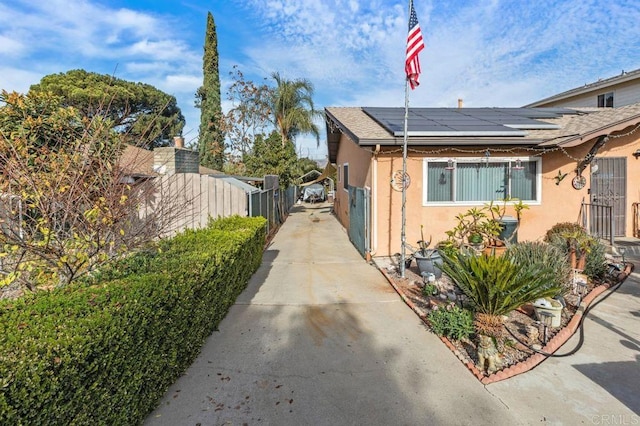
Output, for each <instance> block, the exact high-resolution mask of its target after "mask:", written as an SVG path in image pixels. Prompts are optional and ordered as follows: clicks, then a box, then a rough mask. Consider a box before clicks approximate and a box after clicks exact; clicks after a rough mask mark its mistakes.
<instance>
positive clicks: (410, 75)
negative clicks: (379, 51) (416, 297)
mask: <svg viewBox="0 0 640 426" xmlns="http://www.w3.org/2000/svg"><path fill="white" fill-rule="evenodd" d="M408 26H409V32H408V34H407V56H406V59H405V65H404V67H405V74H406V80H405V83H404V132H403V141H402V226H401V234H400V244H401V246H402V247H400V276H401V277H402V278H404V275H405V274H404V273H405V269H406V266H405V261H406V253H405V252H406V249H407V234H406V228H407V186H409V182H408V181H409V179H408V175H407V141H408V139H409V87H411V88H412V89H415V88H416V87H417V86H418V84H420V83H418V79H419V77H420V60H419V58H418V54H419V53H420V51H421V50H422V49H424V42H423V40H422V31H420V24H418V16H417V15H416V11H415V10H414V9H413V0H409V25H408Z"/></svg>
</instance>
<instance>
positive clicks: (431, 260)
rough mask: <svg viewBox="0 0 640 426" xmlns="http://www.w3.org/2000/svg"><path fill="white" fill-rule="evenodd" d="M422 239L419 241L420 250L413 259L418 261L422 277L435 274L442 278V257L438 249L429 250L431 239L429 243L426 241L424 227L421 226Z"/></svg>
mask: <svg viewBox="0 0 640 426" xmlns="http://www.w3.org/2000/svg"><path fill="white" fill-rule="evenodd" d="M420 237H421V239H420V241H418V247H419V249H418V250H417V251H416V252H415V253H414V254H413V257H414V258H415V259H416V263H417V264H418V270H419V271H420V275H422V276H425V275H427V274H434V275H435V277H436V278H440V277H441V276H442V269H440V267H441V265H442V257H441V256H440V253H439V252H438V249H435V248H433V249H430V248H429V245H431V238H430V239H429V241H425V239H424V226H423V225H420Z"/></svg>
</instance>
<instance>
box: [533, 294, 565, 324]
mask: <svg viewBox="0 0 640 426" xmlns="http://www.w3.org/2000/svg"><path fill="white" fill-rule="evenodd" d="M544 300H545V301H546V303H544V302H542V301H541V300H536V301H535V302H534V304H533V309H534V310H535V311H536V317H537V318H538V321H541V322H542V323H544V321H545V317H544V314H542V312H547V313H549V314H551V324H550V326H551V327H560V324H561V321H562V303H560V302H558V301H557V300H555V299H550V298H548V297H547V298H545V299H544ZM549 305H550V306H549Z"/></svg>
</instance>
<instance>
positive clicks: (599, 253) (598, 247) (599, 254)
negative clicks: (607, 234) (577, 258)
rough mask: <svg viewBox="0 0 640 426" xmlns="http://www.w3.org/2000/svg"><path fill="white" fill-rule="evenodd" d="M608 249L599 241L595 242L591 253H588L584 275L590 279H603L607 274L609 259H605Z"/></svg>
mask: <svg viewBox="0 0 640 426" xmlns="http://www.w3.org/2000/svg"><path fill="white" fill-rule="evenodd" d="M605 252H606V248H605V246H604V244H602V243H601V242H600V241H598V240H594V243H593V245H592V246H591V248H590V250H589V252H588V253H587V262H586V265H585V268H584V273H585V275H587V276H588V277H589V278H592V279H597V278H602V277H604V276H605V274H606V273H607V258H606V257H605Z"/></svg>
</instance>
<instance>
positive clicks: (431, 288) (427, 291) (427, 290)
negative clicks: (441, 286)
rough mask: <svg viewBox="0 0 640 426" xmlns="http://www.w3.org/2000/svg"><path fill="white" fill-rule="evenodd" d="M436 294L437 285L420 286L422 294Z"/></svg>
mask: <svg viewBox="0 0 640 426" xmlns="http://www.w3.org/2000/svg"><path fill="white" fill-rule="evenodd" d="M437 294H438V287H436V286H435V284H429V283H427V284H425V285H424V287H422V295H423V296H436V295H437Z"/></svg>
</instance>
